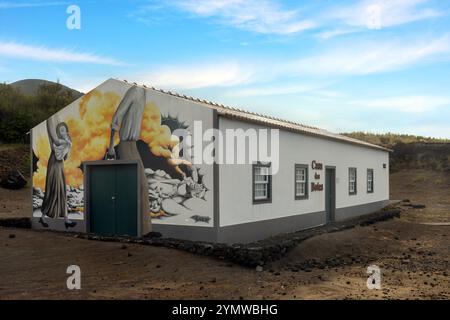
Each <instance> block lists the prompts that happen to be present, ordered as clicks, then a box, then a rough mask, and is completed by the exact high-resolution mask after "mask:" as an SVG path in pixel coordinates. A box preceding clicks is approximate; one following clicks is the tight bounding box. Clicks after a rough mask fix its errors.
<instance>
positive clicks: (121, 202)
mask: <svg viewBox="0 0 450 320" xmlns="http://www.w3.org/2000/svg"><path fill="white" fill-rule="evenodd" d="M115 169H116V170H115V174H116V183H115V187H116V198H115V213H116V215H115V219H116V234H127V235H130V236H137V228H138V226H137V217H138V213H137V212H138V207H137V200H138V199H137V195H138V189H137V165H135V164H121V165H117V166H115Z"/></svg>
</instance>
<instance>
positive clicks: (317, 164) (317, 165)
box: [311, 160, 323, 192]
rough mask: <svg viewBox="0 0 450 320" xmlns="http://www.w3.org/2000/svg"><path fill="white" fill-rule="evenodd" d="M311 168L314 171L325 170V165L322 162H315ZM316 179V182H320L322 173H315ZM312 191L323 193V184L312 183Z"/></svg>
mask: <svg viewBox="0 0 450 320" xmlns="http://www.w3.org/2000/svg"><path fill="white" fill-rule="evenodd" d="M311 168H312V169H313V170H318V171H319V170H323V164H322V163H320V162H317V161H316V160H313V162H312V163H311ZM314 179H315V180H320V173H319V172H315V173H314ZM312 191H323V184H322V183H320V182H314V181H313V182H311V192H312Z"/></svg>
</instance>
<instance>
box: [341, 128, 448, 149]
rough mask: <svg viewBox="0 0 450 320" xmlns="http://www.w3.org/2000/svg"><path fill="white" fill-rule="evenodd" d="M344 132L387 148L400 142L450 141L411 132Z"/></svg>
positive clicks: (349, 135)
mask: <svg viewBox="0 0 450 320" xmlns="http://www.w3.org/2000/svg"><path fill="white" fill-rule="evenodd" d="M342 134H343V135H344V136H347V137H350V138H354V139H358V140H362V141H366V142H369V143H372V144H376V145H379V146H383V147H386V148H392V147H394V146H395V145H397V144H399V143H450V139H439V138H429V137H422V136H415V135H411V134H396V133H381V134H377V133H370V132H361V131H358V132H350V133H342Z"/></svg>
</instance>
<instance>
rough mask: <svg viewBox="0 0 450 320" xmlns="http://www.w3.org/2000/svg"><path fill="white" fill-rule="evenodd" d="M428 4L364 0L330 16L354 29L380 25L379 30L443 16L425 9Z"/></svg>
mask: <svg viewBox="0 0 450 320" xmlns="http://www.w3.org/2000/svg"><path fill="white" fill-rule="evenodd" d="M427 2H428V0H363V1H359V2H358V3H353V4H351V5H349V6H346V7H339V8H334V9H333V10H332V11H330V12H329V13H328V16H329V17H330V18H331V19H337V20H340V21H342V22H344V23H345V24H347V25H349V26H353V27H365V28H367V27H368V28H373V27H377V24H379V25H378V27H379V28H384V27H392V26H397V25H401V24H405V23H410V22H414V21H419V20H424V19H429V18H434V17H438V16H440V15H442V14H443V13H442V12H440V11H438V10H434V9H431V8H426V7H423V6H422V5H423V4H426V3H427Z"/></svg>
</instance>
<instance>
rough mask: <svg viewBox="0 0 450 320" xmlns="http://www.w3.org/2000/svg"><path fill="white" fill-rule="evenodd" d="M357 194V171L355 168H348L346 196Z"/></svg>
mask: <svg viewBox="0 0 450 320" xmlns="http://www.w3.org/2000/svg"><path fill="white" fill-rule="evenodd" d="M353 173H354V174H353ZM357 193H358V171H357V169H356V168H348V194H349V195H351V196H353V195H356V194H357Z"/></svg>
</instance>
